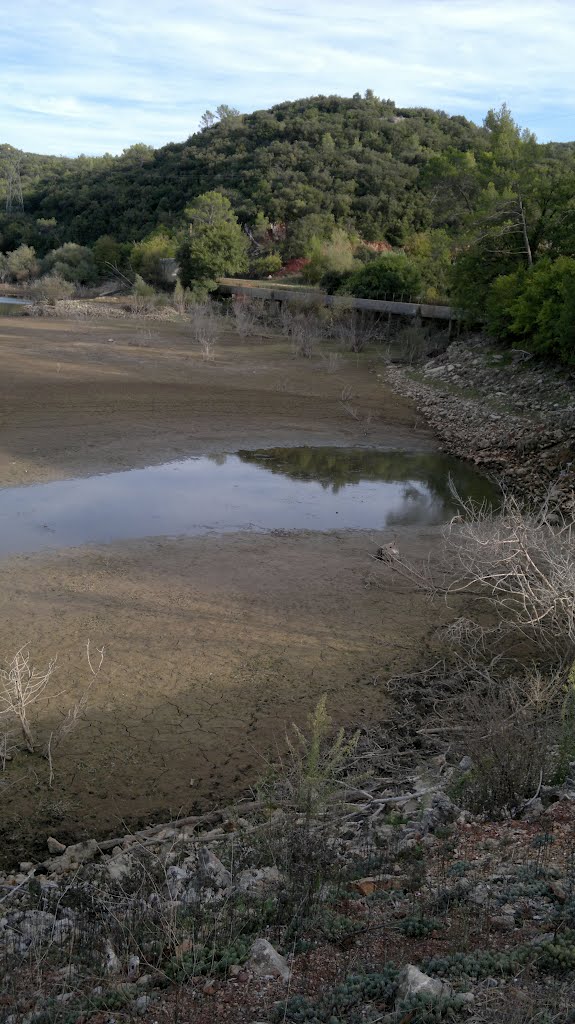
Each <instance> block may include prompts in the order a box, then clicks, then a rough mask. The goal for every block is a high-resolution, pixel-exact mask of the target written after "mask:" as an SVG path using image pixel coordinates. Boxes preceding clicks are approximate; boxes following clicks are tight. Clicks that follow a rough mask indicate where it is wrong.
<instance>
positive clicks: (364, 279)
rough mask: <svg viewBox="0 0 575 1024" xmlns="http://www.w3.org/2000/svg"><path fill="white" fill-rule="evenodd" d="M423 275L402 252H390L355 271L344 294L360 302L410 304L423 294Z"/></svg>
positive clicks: (348, 280)
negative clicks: (409, 301)
mask: <svg viewBox="0 0 575 1024" xmlns="http://www.w3.org/2000/svg"><path fill="white" fill-rule="evenodd" d="M421 284H422V281H421V274H420V272H419V270H418V269H417V267H416V266H415V264H414V263H413V262H412V261H411V260H410V259H409V257H407V256H406V255H405V253H402V252H388V253H385V254H384V255H383V256H380V257H379V258H378V259H377V260H373V261H372V262H371V263H366V264H365V266H363V267H360V268H358V269H357V270H354V271H353V273H352V274H351V275H350V276H349V278H348V279H347V281H346V284H345V291H346V292H347V293H348V294H349V295H355V296H356V298H360V299H400V298H401V297H402V296H403V298H404V299H405V301H407V300H408V299H410V298H416V297H418V296H419V295H420V293H421Z"/></svg>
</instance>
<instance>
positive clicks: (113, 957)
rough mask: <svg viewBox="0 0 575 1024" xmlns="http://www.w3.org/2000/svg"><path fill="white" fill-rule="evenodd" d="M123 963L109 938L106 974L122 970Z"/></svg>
mask: <svg viewBox="0 0 575 1024" xmlns="http://www.w3.org/2000/svg"><path fill="white" fill-rule="evenodd" d="M121 967H122V965H121V963H120V958H119V956H118V954H117V953H116V950H115V949H114V947H113V945H112V943H111V942H110V940H109V939H108V941H107V942H106V952H105V955H104V970H105V972H106V974H117V973H118V972H119V971H120V970H121Z"/></svg>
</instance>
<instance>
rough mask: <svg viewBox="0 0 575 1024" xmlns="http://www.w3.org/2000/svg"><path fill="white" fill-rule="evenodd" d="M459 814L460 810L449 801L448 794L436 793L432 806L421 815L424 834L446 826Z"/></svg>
mask: <svg viewBox="0 0 575 1024" xmlns="http://www.w3.org/2000/svg"><path fill="white" fill-rule="evenodd" d="M458 814H459V808H458V807H456V806H455V804H454V803H453V802H452V801H451V800H450V799H449V797H448V796H447V793H434V795H433V799H432V801H431V806H430V807H427V808H426V810H425V811H424V812H423V814H422V815H421V828H422V831H423V832H433V831H435V829H436V828H438V827H439V826H440V825H445V824H446V823H447V822H449V821H454V819H455V818H456V817H457V815H458Z"/></svg>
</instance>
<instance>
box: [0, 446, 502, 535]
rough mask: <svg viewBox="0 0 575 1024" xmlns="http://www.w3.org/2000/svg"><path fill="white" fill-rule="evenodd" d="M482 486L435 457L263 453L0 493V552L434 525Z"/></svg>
mask: <svg viewBox="0 0 575 1024" xmlns="http://www.w3.org/2000/svg"><path fill="white" fill-rule="evenodd" d="M450 476H451V477H452V478H453V480H454V482H455V484H456V487H457V488H458V490H459V491H460V493H461V494H462V495H464V496H466V497H473V498H477V499H480V500H481V499H483V498H490V497H492V496H493V492H492V490H491V488H490V486H489V485H488V484H487V483H486V481H485V480H483V479H482V478H481V477H480V476H478V474H476V473H474V472H473V470H471V469H470V468H468V467H467V466H465V465H464V464H462V463H459V462H457V461H455V460H452V459H447V458H445V457H443V456H441V455H429V454H426V455H412V454H405V453H402V452H396V453H393V452H391V453H390V452H374V451H358V450H351V451H350V450H348V449H336V448H295V449H293V448H292V449H285V448H282V449H271V450H265V451H255V452H245V451H244V452H240V453H239V454H238V455H228V456H225V455H216V456H209V457H205V458H195V459H186V460H184V461H181V462H171V463H166V464H165V465H162V466H151V467H149V468H147V469H136V470H130V471H127V472H122V473H110V474H107V475H105V476H95V477H87V478H82V479H77V480H62V481H58V482H56V483H49V484H40V485H33V486H28V487H13V488H5V489H3V490H0V553H2V554H7V553H10V552H28V551H39V550H42V549H45V548H59V547H72V546H78V545H82V544H95V543H104V544H105V543H109V542H111V541H114V540H130V539H135V538H142V537H159V536H166V535H167V536H178V535H185V536H193V535H198V534H208V533H223V532H230V531H234V530H252V531H265V530H271V529H284V530H298V529H306V530H332V529H381V528H383V527H384V526H389V525H400V524H402V525H405V524H415V523H421V524H426V523H440V522H442V521H444V520H445V519H446V518H448V517H449V516H450V515H451V513H452V511H453V507H454V506H453V500H452V497H451V494H450V492H449V484H448V481H449V477H450Z"/></svg>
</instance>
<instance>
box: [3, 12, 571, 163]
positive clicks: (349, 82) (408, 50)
mask: <svg viewBox="0 0 575 1024" xmlns="http://www.w3.org/2000/svg"><path fill="white" fill-rule="evenodd" d="M574 52H575V5H574V4H573V3H572V2H571V0H547V2H546V4H545V5H543V4H541V3H540V2H539V0H538V2H537V3H535V2H533V0H524V2H520V0H404V3H403V4H402V5H398V4H397V2H396V0H394V2H393V3H392V2H390V0H357V2H356V3H355V4H350V3H349V2H347V0H346V2H343V0H331V2H328V0H315V2H314V4H313V5H312V4H309V2H308V0H306V2H305V3H304V2H303V0H292V2H291V3H290V2H289V0H244V3H243V4H242V5H239V4H237V2H236V0H211V2H210V3H207V4H200V3H199V2H197V0H191V2H187V3H186V2H180V0H165V2H164V3H163V4H158V3H157V0H154V2H152V0H140V2H138V3H137V4H136V3H135V2H134V0H117V2H113V0H100V2H99V3H95V4H93V5H92V6H91V7H84V6H81V5H79V4H76V3H73V2H72V0H52V2H51V3H50V4H46V3H45V0H44V2H43V3H41V2H40V0H24V2H23V3H22V4H20V5H19V6H18V5H14V6H13V8H12V9H11V11H10V19H9V24H7V25H5V26H4V27H3V32H2V34H1V35H0V95H2V96H3V97H4V102H3V118H2V141H7V142H10V143H11V144H12V145H16V146H19V147H21V148H23V149H28V150H30V149H32V150H36V151H41V152H52V153H79V152H87V153H100V152H104V151H106V150H108V151H111V152H119V151H121V150H122V149H123V148H124V146H127V145H130V144H131V143H133V142H137V141H145V142H149V143H152V144H154V145H161V144H163V143H165V142H168V141H170V140H174V139H183V138H186V137H187V136H188V135H189V134H191V133H192V132H193V131H195V129H196V126H197V123H198V120H199V117H200V115H201V113H202V111H203V110H204V109H205V108H206V107H214V106H217V104H218V103H221V102H227V103H231V104H233V105H235V106H238V107H240V109H242V110H246V111H247V110H252V109H261V108H264V107H268V106H270V105H271V104H273V103H277V102H280V101H282V100H284V99H295V98H298V97H300V96H309V95H313V94H316V93H340V94H343V95H351V94H352V93H353V92H357V91H363V90H364V89H365V88H367V87H369V88H372V89H374V90H375V92H376V93H377V94H378V95H381V96H386V97H391V98H393V99H395V100H396V102H397V103H398V104H399V105H401V106H409V105H417V106H427V107H440V108H443V109H446V110H448V111H449V112H450V113H462V114H466V115H467V116H470V117H473V118H475V119H480V118H481V117H482V116H483V115H484V113H485V111H486V110H487V109H488V108H489V107H491V106H497V105H499V104H500V103H501V102H503V101H504V100H506V101H507V102H508V103H509V104H510V106H511V108H512V110H513V113H514V115H515V117H516V118H517V120H519V122H520V123H522V124H524V125H526V126H528V127H530V128H532V129H533V130H535V131H536V133H537V134H538V135H539V137H540V138H542V139H548V138H556V139H560V138H563V139H566V138H575V76H574V75H573V71H572V65H573V53H574Z"/></svg>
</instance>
